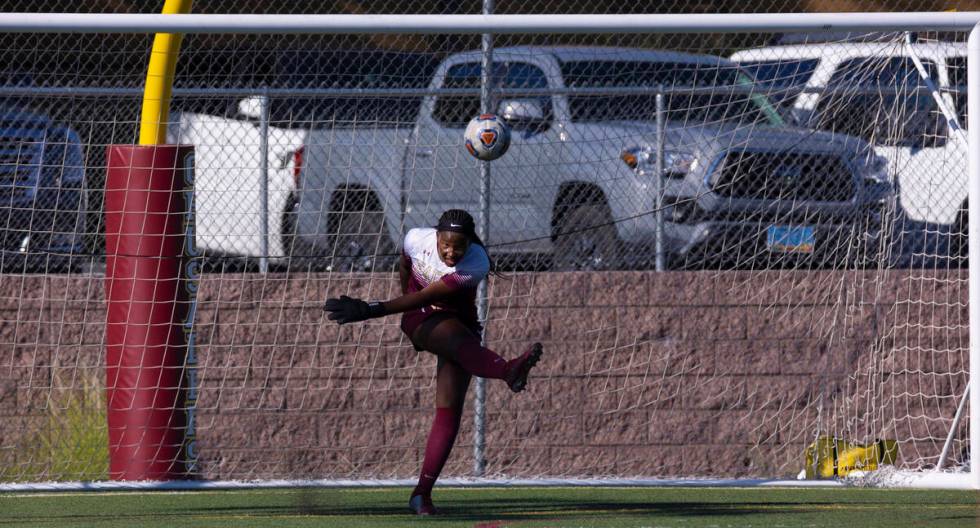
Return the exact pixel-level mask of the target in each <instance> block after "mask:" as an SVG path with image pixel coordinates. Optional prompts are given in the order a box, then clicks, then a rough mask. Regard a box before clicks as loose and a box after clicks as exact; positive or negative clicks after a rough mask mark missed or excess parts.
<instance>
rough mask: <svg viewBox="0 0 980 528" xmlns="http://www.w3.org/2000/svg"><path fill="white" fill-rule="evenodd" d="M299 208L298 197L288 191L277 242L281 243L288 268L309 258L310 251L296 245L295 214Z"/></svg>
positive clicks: (298, 242) (297, 238)
mask: <svg viewBox="0 0 980 528" xmlns="http://www.w3.org/2000/svg"><path fill="white" fill-rule="evenodd" d="M298 209H299V198H298V197H297V196H296V195H295V194H293V193H290V195H289V197H288V198H286V206H285V207H283V209H282V217H281V218H280V228H279V243H280V244H282V255H283V256H284V257H285V258H286V266H287V267H290V268H294V267H298V266H300V265H305V263H306V262H307V261H309V260H310V259H309V258H308V257H309V256H310V252H309V250H308V249H307V250H306V251H304V250H303V249H302V248H300V247H298V245H299V244H300V239H299V237H297V236H296V221H297V220H296V214H297V211H298Z"/></svg>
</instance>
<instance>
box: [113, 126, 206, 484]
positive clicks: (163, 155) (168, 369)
mask: <svg viewBox="0 0 980 528" xmlns="http://www.w3.org/2000/svg"><path fill="white" fill-rule="evenodd" d="M192 153H193V148H192V147H188V146H179V145H148V146H134V145H110V146H109V147H108V156H107V158H108V169H107V173H106V187H105V208H104V210H105V242H106V275H105V287H106V303H107V309H108V310H107V319H106V336H105V343H106V388H107V398H108V422H109V476H110V478H112V479H115V480H169V479H176V478H184V477H186V473H185V468H184V460H183V459H184V457H183V456H182V448H183V444H184V433H185V429H186V424H187V419H186V409H185V405H184V391H183V387H182V383H181V381H182V379H183V370H184V361H185V354H186V345H187V344H186V342H185V338H184V333H183V332H182V331H181V323H182V321H183V319H184V317H185V315H186V314H185V312H186V310H187V303H186V302H184V301H185V300H186V299H185V297H186V294H185V293H184V292H183V288H181V276H180V270H181V263H182V260H183V258H182V257H183V254H184V246H183V244H184V209H185V205H184V203H185V202H184V196H183V194H182V192H181V191H182V190H183V185H184V184H183V182H184V177H183V171H184V170H186V166H185V165H186V164H187V163H189V161H188V160H192V159H193V158H188V156H190V155H191V154H192Z"/></svg>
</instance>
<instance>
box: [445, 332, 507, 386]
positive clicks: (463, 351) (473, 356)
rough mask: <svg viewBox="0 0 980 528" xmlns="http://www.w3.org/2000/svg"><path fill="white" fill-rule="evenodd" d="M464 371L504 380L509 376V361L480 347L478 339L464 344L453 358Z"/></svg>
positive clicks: (482, 376)
mask: <svg viewBox="0 0 980 528" xmlns="http://www.w3.org/2000/svg"><path fill="white" fill-rule="evenodd" d="M453 359H454V360H455V361H456V363H459V366H461V367H463V370H465V371H466V372H469V373H470V374H472V375H474V376H480V377H481V378H490V379H504V377H506V375H507V366H508V363H507V360H505V359H504V358H502V357H500V356H498V355H497V353H496V352H494V351H493V350H490V349H489V348H486V347H483V346H480V342H479V341H477V340H476V339H473V340H469V341H466V342H464V343H463V344H462V345H461V346H460V347H459V349H458V350H457V351H456V357H455V358H453Z"/></svg>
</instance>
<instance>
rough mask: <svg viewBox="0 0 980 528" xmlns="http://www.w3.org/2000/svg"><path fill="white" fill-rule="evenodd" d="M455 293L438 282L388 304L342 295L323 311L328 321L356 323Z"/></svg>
mask: <svg viewBox="0 0 980 528" xmlns="http://www.w3.org/2000/svg"><path fill="white" fill-rule="evenodd" d="M453 291H454V290H453V288H452V286H450V285H448V284H446V283H445V282H443V281H436V282H433V283H432V284H429V285H428V286H426V287H425V288H424V289H423V290H421V291H417V292H413V293H408V294H405V295H402V296H401V297H397V298H395V299H392V300H390V301H387V302H370V303H369V302H366V301H363V300H361V299H355V298H353V297H348V296H346V295H341V296H340V298H331V299H327V302H325V303H324V304H323V311H325V312H327V313H328V315H327V319H330V320H331V321H337V323H338V324H347V323H355V322H357V321H364V320H366V319H373V318H375V317H384V316H386V315H389V314H396V313H401V312H407V311H410V310H415V309H418V308H421V307H423V306H429V305H431V304H433V303H435V302H438V301H439V300H440V299H444V298H446V297H448V296H449V295H451V294H452V293H453Z"/></svg>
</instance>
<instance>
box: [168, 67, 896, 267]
mask: <svg viewBox="0 0 980 528" xmlns="http://www.w3.org/2000/svg"><path fill="white" fill-rule="evenodd" d="M481 58H482V57H481V54H480V53H479V52H466V53H458V54H454V55H451V56H449V57H447V58H446V59H445V60H444V61H443V62H442V63H441V64H439V65H438V67H436V68H435V72H434V75H433V78H432V80H431V82H430V84H429V88H430V89H431V90H430V91H429V95H426V96H425V97H423V98H422V99H421V104H420V105H418V112H417V115H416V116H415V117H414V119H409V118H404V119H378V118H373V117H372V115H373V114H371V113H370V112H368V113H367V114H368V115H367V118H363V117H361V116H360V115H358V116H357V118H356V119H347V118H345V119H337V118H335V117H331V116H320V117H319V118H315V119H313V120H312V121H311V125H312V126H311V127H310V128H309V130H295V131H293V130H289V131H286V130H279V129H275V130H276V132H275V134H278V135H276V136H275V139H270V154H269V160H270V163H277V161H276V160H279V161H278V164H276V165H275V170H273V171H270V185H269V189H270V194H269V197H270V198H269V203H270V210H271V215H270V224H271V225H270V229H269V231H270V238H272V239H273V240H272V241H271V242H272V243H270V250H271V251H270V254H271V256H273V257H277V256H282V257H292V258H294V259H295V258H297V257H300V256H309V257H312V258H314V259H315V260H316V261H318V262H321V263H326V265H330V266H333V267H334V268H335V269H350V268H351V267H354V268H359V269H370V268H372V267H373V268H378V267H387V266H388V265H389V264H390V263H391V262H392V261H394V259H395V258H397V248H398V245H399V244H400V241H401V237H402V234H403V233H404V232H405V231H406V230H408V229H410V228H413V227H417V226H425V225H432V224H434V223H435V221H436V219H437V218H438V216H439V214H440V213H441V212H442V211H443V210H445V209H449V208H464V209H467V210H469V211H471V212H472V213H473V214H474V216H476V214H477V213H478V212H479V204H480V181H481V169H480V162H478V161H476V160H475V159H474V158H472V157H470V155H469V154H468V153H467V152H466V150H465V148H463V146H462V145H463V141H462V133H463V128H464V127H465V125H466V123H467V122H468V121H469V119H470V118H472V117H473V116H474V115H476V114H478V113H479V101H480V100H479V90H478V88H479V86H480V79H481V66H480V64H481ZM493 61H494V67H493V69H494V71H493V76H492V78H493V80H494V86H493V88H494V93H496V94H497V96H496V98H497V100H498V101H499V103H498V105H496V106H495V108H496V109H497V113H498V114H500V115H502V116H503V117H504V118H505V119H506V120H507V121H508V122H509V124H510V125H511V127H512V130H513V134H512V137H513V140H512V145H511V147H510V149H509V151H508V152H507V154H506V155H505V156H504V157H503V158H501V159H499V160H496V161H493V162H491V165H490V168H491V177H490V180H489V181H490V192H489V196H490V199H489V204H490V205H489V207H490V230H489V235H488V236H487V237H486V242H487V243H488V244H489V245H490V246H492V247H491V252H492V254H493V255H494V256H495V257H498V258H499V259H502V260H504V261H507V260H511V259H512V262H514V263H515V264H517V265H522V264H526V263H528V262H530V261H529V260H528V259H529V258H531V257H543V259H541V258H539V259H538V260H536V261H534V262H537V263H538V264H540V263H541V262H545V263H547V264H548V265H550V266H551V267H552V269H563V270H568V269H624V268H642V267H647V266H650V265H652V263H653V260H654V251H653V247H654V242H655V239H656V238H657V237H658V233H659V234H660V236H661V240H662V248H663V250H664V254H665V257H666V260H667V261H668V263H669V265H672V266H677V267H705V266H710V265H713V263H717V262H721V263H728V264H748V263H751V265H752V266H759V265H760V263H759V261H760V260H761V261H764V263H763V264H761V265H785V264H787V263H795V265H798V264H799V262H798V261H799V260H800V259H809V260H814V261H819V262H821V263H826V262H831V261H832V262H835V263H837V262H841V261H842V260H846V261H848V262H851V261H856V260H858V259H860V258H862V256H866V255H867V254H868V253H869V252H871V251H872V250H873V248H875V247H877V245H878V244H879V239H880V235H881V233H880V230H879V228H878V226H879V221H880V215H881V213H882V210H883V209H885V208H887V207H888V206H889V204H890V201H891V200H892V199H893V192H892V189H891V186H890V184H889V183H888V180H889V178H888V177H887V175H885V174H883V168H884V163H883V160H881V159H880V158H879V157H877V156H875V155H874V153H873V151H872V150H871V148H870V146H869V145H868V144H867V143H866V142H865V141H863V140H861V139H859V138H855V137H850V136H845V135H841V134H836V135H832V134H828V133H823V132H818V131H814V130H805V129H802V128H793V127H789V126H787V125H786V124H785V123H784V122H783V121H782V118H781V117H780V114H779V113H778V112H777V110H776V108H775V107H774V106H773V105H772V104H770V102H769V101H768V100H767V99H766V98H765V97H764V96H762V95H760V92H758V91H755V90H754V87H755V86H756V85H755V84H754V81H753V80H752V78H751V77H749V76H748V75H746V74H745V73H744V72H743V71H742V70H740V69H739V68H738V66H737V65H735V63H733V62H731V61H729V60H727V59H723V58H720V57H714V56H704V55H692V54H685V53H675V52H667V51H653V50H641V49H629V48H596V47H512V48H500V49H496V50H494V53H493ZM658 92H660V93H662V94H663V96H662V101H663V102H664V105H663V111H662V114H661V115H662V117H663V121H664V122H665V123H666V124H665V126H664V129H663V140H662V144H663V148H664V156H663V162H662V167H661V166H660V165H658V162H657V148H658V141H657V137H658V129H657V126H656V111H655V107H656V105H655V100H656V94H657V93H658ZM389 101H390V102H389ZM243 104H245V105H246V106H247V104H249V103H248V102H247V101H246V102H245V103H243ZM374 104H375V105H377V104H378V100H377V99H375V101H374ZM381 104H382V105H384V104H391V105H394V104H397V100H396V98H391V99H389V100H384V101H382V103H381ZM218 120H219V118H212V119H205V118H204V117H202V116H197V115H194V116H186V117H182V120H181V122H180V125H179V133H178V134H175V135H177V136H179V138H175V139H180V140H181V141H183V142H190V143H193V144H195V145H196V146H197V150H198V159H197V172H198V174H197V181H198V182H200V185H199V188H198V202H197V203H198V210H197V215H198V225H199V230H200V232H199V235H198V236H199V238H198V245H199V246H201V245H202V243H201V242H202V240H203V241H204V244H203V245H204V246H205V247H208V244H210V243H214V244H215V247H213V248H212V249H214V250H217V251H222V252H227V253H236V252H237V253H239V254H241V253H243V251H242V249H243V248H244V249H245V252H244V253H245V254H251V253H249V252H251V251H254V247H255V244H253V243H252V242H251V241H255V240H256V237H255V236H253V235H257V234H258V233H259V230H258V229H256V226H257V224H256V223H254V222H251V221H249V222H243V221H241V220H237V223H235V224H232V222H231V221H232V220H236V219H240V218H242V217H243V216H249V217H254V218H258V215H255V214H250V213H249V212H247V211H246V210H247V209H249V208H253V209H254V207H255V199H254V197H255V196H257V194H256V193H255V192H254V189H255V188H257V182H256V179H255V178H254V177H253V178H248V177H245V176H243V175H242V174H236V173H235V172H234V170H230V169H229V168H228V167H234V166H236V163H235V162H234V161H233V160H235V159H238V158H240V157H242V156H243V155H244V156H248V155H251V156H254V155H255V154H246V153H247V152H248V151H249V149H247V148H243V147H244V146H245V144H246V143H247V144H248V145H255V144H257V138H253V135H254V133H255V130H256V128H255V127H254V125H252V128H251V130H249V131H247V132H243V131H233V130H231V129H230V128H229V129H227V130H225V131H220V130H218V128H219V127H221V126H224V125H221V124H219V123H218V122H217V121H218ZM209 142H210V143H209ZM251 152H255V149H251ZM230 160H231V161H230ZM246 162H249V160H244V159H242V160H241V163H243V164H244V163H246ZM297 162H299V163H297ZM251 163H253V164H254V160H252V161H251ZM219 166H220V167H222V172H223V174H222V175H221V176H214V175H209V174H208V173H209V172H212V171H211V169H209V167H219ZM660 168H662V172H660ZM294 178H295V179H294ZM236 181H237V182H238V183H237V187H235V186H236V183H235V182H236ZM231 188H237V189H241V196H238V195H236V194H235V193H232V192H229V191H228V189H231ZM211 194H213V196H211V197H208V196H205V195H211ZM658 204H660V205H659V208H658ZM658 210H659V211H660V212H661V213H662V214H660V215H658V214H656V212H657V211H658ZM658 217H659V220H658ZM225 235H231V236H232V237H235V236H237V237H238V238H232V239H229V238H226V237H225V238H223V237H224V236H225ZM228 240H235V241H236V242H238V243H239V245H238V246H237V247H231V246H230V245H229V244H228V242H227V241H228ZM245 240H248V241H250V242H249V243H247V244H246V243H242V241H245ZM221 244H225V247H224V248H221V247H217V246H220V245H221ZM378 256H387V257H391V259H390V260H389V259H384V258H382V259H378V258H377V257H378Z"/></svg>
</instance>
